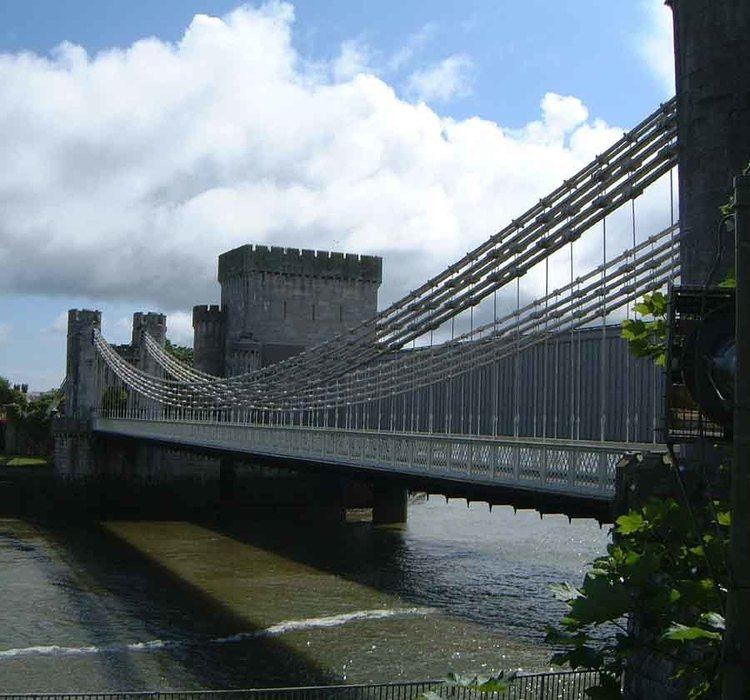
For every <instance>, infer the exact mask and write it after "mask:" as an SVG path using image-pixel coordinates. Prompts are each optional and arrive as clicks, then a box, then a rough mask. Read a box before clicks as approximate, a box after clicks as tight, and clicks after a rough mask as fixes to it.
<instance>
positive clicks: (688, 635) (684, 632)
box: [662, 622, 721, 642]
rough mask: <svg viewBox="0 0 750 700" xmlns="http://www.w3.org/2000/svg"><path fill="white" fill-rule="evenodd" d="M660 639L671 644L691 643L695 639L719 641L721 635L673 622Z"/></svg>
mask: <svg viewBox="0 0 750 700" xmlns="http://www.w3.org/2000/svg"><path fill="white" fill-rule="evenodd" d="M662 639H667V640H669V641H672V642H692V641H694V640H696V639H712V640H720V639H721V634H719V632H711V631H710V630H707V629H703V627H695V626H693V627H689V626H687V625H681V624H680V623H679V622H674V623H672V624H671V625H670V626H669V627H668V628H667V631H666V632H665V633H664V634H663V635H662Z"/></svg>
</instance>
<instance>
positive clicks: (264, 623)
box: [0, 497, 608, 692]
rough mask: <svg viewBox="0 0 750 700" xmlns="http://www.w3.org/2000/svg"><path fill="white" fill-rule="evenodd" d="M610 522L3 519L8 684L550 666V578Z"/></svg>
mask: <svg viewBox="0 0 750 700" xmlns="http://www.w3.org/2000/svg"><path fill="white" fill-rule="evenodd" d="M607 541H608V534H607V528H602V529H600V527H599V526H598V524H597V523H595V522H594V521H588V520H578V521H573V522H572V523H569V522H568V520H567V518H565V517H561V516H545V518H544V519H541V518H540V517H539V515H538V514H536V513H532V512H527V511H519V512H518V513H517V514H514V512H513V510H512V509H511V508H504V507H503V508H500V507H496V508H494V509H493V510H492V511H491V512H490V511H489V509H488V507H487V505H486V504H479V503H473V504H471V506H470V507H467V506H466V503H465V502H464V501H457V500H452V501H450V502H449V503H446V502H445V499H443V498H438V497H432V498H431V499H430V500H429V501H421V502H416V503H413V504H411V505H410V507H409V522H408V524H407V525H406V526H404V527H383V528H378V527H374V526H373V525H371V524H370V523H369V522H364V521H360V522H356V521H355V522H347V523H341V524H337V525H330V524H328V525H321V526H319V527H315V526H311V525H304V524H290V523H286V524H285V523H279V522H272V521H266V522H254V523H253V522H246V523H244V524H230V525H228V524H227V523H223V524H217V523H206V522H171V521H164V522H161V521H138V522H134V521H113V522H101V523H90V524H80V523H79V524H75V525H73V524H68V525H60V524H59V523H58V524H55V525H54V526H52V525H45V524H40V523H35V522H31V521H27V520H22V519H3V520H0V596H2V598H1V600H0V690H2V691H4V692H32V691H38V692H72V691H125V690H146V689H150V690H155V689H216V688H240V687H257V686H265V685H299V684H316V683H338V682H343V681H347V682H368V681H385V680H399V679H420V678H428V677H431V678H435V677H442V676H444V675H445V673H446V671H448V670H454V671H459V672H465V671H476V672H486V671H489V670H498V669H501V668H519V667H522V668H524V669H529V670H531V669H546V668H548V667H549V663H548V659H549V656H550V653H551V650H550V649H549V647H547V646H546V645H545V644H544V642H543V638H544V633H545V628H546V625H547V624H549V623H550V622H551V621H556V620H558V619H559V618H560V615H561V612H562V610H563V608H562V606H561V604H560V603H558V602H557V601H555V600H554V599H553V597H552V595H551V594H550V590H549V587H550V584H552V583H554V582H558V581H565V580H569V581H573V582H578V581H580V579H581V577H582V573H583V571H584V569H585V566H586V564H587V562H590V561H591V560H592V559H593V558H594V557H596V556H598V555H599V554H601V553H603V552H604V549H605V547H606V544H607Z"/></svg>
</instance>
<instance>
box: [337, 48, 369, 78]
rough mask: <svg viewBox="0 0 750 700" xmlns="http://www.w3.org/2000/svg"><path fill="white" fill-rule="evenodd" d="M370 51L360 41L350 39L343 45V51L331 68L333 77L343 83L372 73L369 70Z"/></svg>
mask: <svg viewBox="0 0 750 700" xmlns="http://www.w3.org/2000/svg"><path fill="white" fill-rule="evenodd" d="M369 64H370V49H369V48H368V47H367V45H366V44H365V43H364V42H362V41H361V40H359V39H349V40H347V41H345V42H343V43H342V44H341V51H340V53H339V55H338V57H337V58H336V59H335V60H334V61H333V65H332V66H331V68H332V71H333V77H334V78H335V80H336V81H338V82H341V81H344V80H350V79H351V78H353V77H354V76H356V75H359V74H360V73H367V72H372V70H371V69H370V68H369Z"/></svg>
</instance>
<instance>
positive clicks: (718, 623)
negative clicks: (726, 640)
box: [701, 612, 726, 631]
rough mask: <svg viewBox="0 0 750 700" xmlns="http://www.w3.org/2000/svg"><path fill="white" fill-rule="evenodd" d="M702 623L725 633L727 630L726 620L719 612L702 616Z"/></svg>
mask: <svg viewBox="0 0 750 700" xmlns="http://www.w3.org/2000/svg"><path fill="white" fill-rule="evenodd" d="M701 622H705V623H706V624H707V625H708V626H709V627H713V628H714V629H716V630H722V631H724V630H725V629H726V620H725V619H724V616H723V615H720V614H719V613H717V612H707V613H703V614H702V615H701Z"/></svg>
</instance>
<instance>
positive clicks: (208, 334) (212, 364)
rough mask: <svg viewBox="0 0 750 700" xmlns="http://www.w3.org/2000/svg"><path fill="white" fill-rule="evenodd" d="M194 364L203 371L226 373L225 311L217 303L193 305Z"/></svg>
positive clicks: (220, 374)
mask: <svg viewBox="0 0 750 700" xmlns="http://www.w3.org/2000/svg"><path fill="white" fill-rule="evenodd" d="M193 357H194V360H193V364H194V365H195V368H196V369H199V370H200V371H201V372H208V373H209V374H213V375H216V376H217V377H219V376H222V375H223V374H224V312H223V311H222V310H221V307H219V306H216V305H211V306H206V305H205V304H203V305H202V306H194V307H193Z"/></svg>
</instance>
